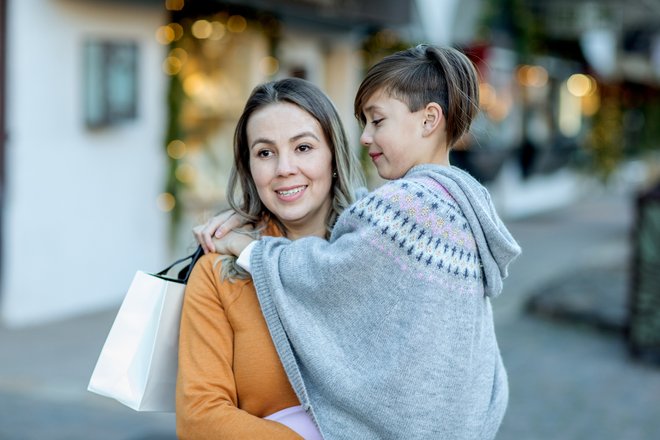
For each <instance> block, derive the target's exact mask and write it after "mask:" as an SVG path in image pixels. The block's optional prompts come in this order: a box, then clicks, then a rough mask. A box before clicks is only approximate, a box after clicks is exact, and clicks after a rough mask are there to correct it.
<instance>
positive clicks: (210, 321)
mask: <svg viewBox="0 0 660 440" xmlns="http://www.w3.org/2000/svg"><path fill="white" fill-rule="evenodd" d="M234 158H235V159H234V168H233V169H232V173H231V176H230V179H229V187H228V188H229V191H228V194H229V197H228V199H229V204H230V206H231V207H232V208H233V209H234V211H236V212H237V213H238V214H239V215H240V216H242V217H244V218H245V219H247V220H248V222H249V224H250V226H253V227H254V230H255V231H257V232H259V233H261V234H262V235H271V236H285V237H287V238H289V239H292V240H295V239H297V238H299V237H304V236H310V235H315V236H319V237H324V238H325V237H327V236H328V235H329V231H330V230H331V228H332V226H333V224H334V222H335V220H336V218H337V217H338V216H339V214H340V213H341V212H342V210H343V209H344V208H346V207H347V206H349V205H350V204H351V203H352V202H353V201H354V199H355V191H356V189H357V188H359V187H361V186H362V181H363V180H362V179H363V178H362V174H361V171H360V168H359V164H358V162H357V159H356V158H355V157H354V155H353V154H352V153H351V151H350V148H349V145H348V142H347V139H346V135H345V132H344V129H343V127H342V124H341V121H340V119H339V116H338V114H337V112H336V110H335V108H334V107H333V105H332V103H331V102H330V100H329V99H328V98H327V97H326V96H325V95H324V94H323V92H321V91H320V90H319V89H318V88H317V87H315V86H314V85H312V84H311V83H309V82H307V81H304V80H300V79H284V80H281V81H276V82H270V83H266V84H263V85H260V86H258V87H257V88H256V89H255V90H254V91H253V92H252V94H251V96H250V98H249V99H248V101H247V103H246V105H245V108H244V111H243V114H242V115H241V117H240V119H239V121H238V124H237V127H236V131H235V134H234ZM239 183H240V186H241V189H242V195H241V196H238V197H237V196H236V194H235V193H236V189H237V186H238V184H239ZM299 405H300V403H299V400H298V398H297V396H296V394H295V393H294V391H293V389H292V387H291V385H290V384H289V382H288V380H287V377H286V374H285V372H284V369H283V367H282V364H281V363H280V360H279V358H278V355H277V352H276V350H275V347H274V345H273V343H272V340H271V338H270V335H269V333H268V328H267V326H266V323H265V321H264V318H263V315H262V313H261V310H260V308H259V303H258V300H257V297H256V293H255V291H254V286H253V284H252V281H251V280H250V279H249V277H248V276H247V275H246V273H245V272H244V271H242V269H240V268H239V267H238V266H237V265H236V263H235V259H234V258H230V257H220V258H219V257H218V256H217V254H216V255H211V254H208V255H205V256H204V257H202V259H200V261H199V262H198V263H197V265H196V266H195V269H194V270H193V273H192V275H191V277H190V280H189V282H188V286H187V288H186V296H185V300H184V305H183V312H182V318H181V332H180V342H179V376H178V381H177V411H176V413H177V414H176V416H177V435H178V436H179V437H180V438H182V439H186V438H192V439H195V440H199V439H203V438H213V439H218V438H222V439H232V438H236V439H245V438H250V439H260V438H263V439H279V438H281V439H293V438H296V439H299V438H301V436H304V437H306V436H308V435H311V436H313V435H316V436H318V432H311V433H309V434H308V433H307V431H304V429H306V428H305V426H307V428H308V427H309V426H310V424H311V421H310V420H309V419H305V418H306V414H305V413H304V411H302V410H301V409H300V411H298V412H296V411H297V410H298V409H299ZM291 413H294V414H297V415H298V416H299V417H302V418H303V419H304V420H303V426H302V428H298V426H294V429H298V432H296V431H294V430H293V429H290V428H289V427H287V426H285V425H284V424H282V423H278V422H276V421H273V420H267V419H265V418H266V417H269V416H270V417H271V418H273V419H274V420H278V417H279V416H282V415H284V416H286V415H290V414H291ZM273 414H275V416H273ZM280 420H281V419H280ZM305 423H307V425H305ZM290 426H292V425H290ZM311 428H313V430H314V429H315V427H314V426H313V425H311Z"/></svg>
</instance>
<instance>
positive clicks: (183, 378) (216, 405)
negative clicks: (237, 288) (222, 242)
mask: <svg viewBox="0 0 660 440" xmlns="http://www.w3.org/2000/svg"><path fill="white" fill-rule="evenodd" d="M216 258H217V256H205V257H203V258H202V259H201V260H200V261H199V262H198V263H197V265H196V266H195V269H194V270H193V273H192V275H191V277H190V280H189V282H188V286H187V287H186V295H185V299H184V305H183V311H182V317H181V330H180V341H179V374H178V380H177V396H176V421H177V435H178V436H179V438H181V439H194V440H201V439H207V438H208V439H218V438H222V439H245V438H250V439H300V438H301V437H300V436H298V435H297V434H296V433H295V432H294V431H292V430H290V429H289V428H287V427H286V426H284V425H282V424H280V423H277V422H273V421H270V420H265V419H262V418H260V417H256V416H254V415H251V414H249V413H247V412H246V411H243V410H241V409H239V408H238V406H237V405H238V396H237V391H236V384H235V380H234V372H233V353H234V345H233V330H232V327H231V325H230V323H229V321H228V318H227V315H226V313H225V308H224V305H223V304H222V301H221V300H220V298H219V296H218V293H217V291H218V290H217V289H218V288H219V279H218V276H217V271H218V268H217V267H214V265H213V261H214V260H215V259H216Z"/></svg>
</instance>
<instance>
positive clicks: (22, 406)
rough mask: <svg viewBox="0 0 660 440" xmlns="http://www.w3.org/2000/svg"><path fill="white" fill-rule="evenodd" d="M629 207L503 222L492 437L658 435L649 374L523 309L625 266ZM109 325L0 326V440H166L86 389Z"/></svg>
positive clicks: (600, 341) (590, 205)
mask: <svg viewBox="0 0 660 440" xmlns="http://www.w3.org/2000/svg"><path fill="white" fill-rule="evenodd" d="M631 207H632V204H631V202H630V200H628V199H626V198H625V197H620V196H613V195H608V194H601V195H598V196H594V197H592V198H590V199H588V200H584V201H581V202H580V203H577V204H574V205H572V206H571V207H569V208H566V209H560V210H557V211H555V212H552V213H545V214H542V215H536V216H534V217H530V218H526V219H520V220H516V221H513V222H507V223H508V224H509V225H510V228H511V230H512V232H513V233H514V235H515V236H516V237H517V238H518V239H519V241H520V243H521V245H522V246H523V249H524V254H523V256H522V257H521V258H520V259H519V260H518V261H517V262H515V263H514V265H513V267H512V268H511V276H510V277H509V279H508V280H507V281H506V284H505V289H506V290H505V294H503V295H502V296H501V297H500V298H498V299H497V300H496V301H494V304H493V306H494V310H495V314H496V327H497V331H498V338H499V341H500V346H501V349H502V354H503V357H504V361H505V364H506V366H507V369H508V373H509V380H510V389H511V396H510V403H509V409H508V412H507V415H506V417H505V420H504V423H503V425H502V428H501V431H500V434H499V435H498V440H521V439H523V440H526V439H529V440H546V439H547V440H550V439H552V440H555V439H562V440H568V439H576V440H577V439H580V440H583V439H600V440H622V439H626V440H642V439H643V440H647V439H655V438H660V417H658V414H660V413H659V412H658V411H659V410H658V408H660V366H655V365H649V364H643V363H638V362H635V361H633V360H631V359H630V358H629V356H628V354H627V351H626V347H625V344H624V341H623V339H622V338H621V337H620V335H619V334H618V333H616V332H611V331H610V332H602V331H599V330H598V329H597V328H596V327H594V326H591V325H589V324H585V323H582V324H580V323H576V322H574V321H573V322H566V321H561V320H556V319H550V318H545V317H540V316H538V315H532V314H528V313H525V312H524V310H525V306H526V304H527V302H528V301H529V298H530V296H533V295H536V294H538V292H541V291H544V290H545V291H546V292H547V291H548V290H547V289H548V288H551V287H552V286H553V285H554V286H556V285H563V284H562V283H568V282H570V280H571V279H575V275H576V274H581V273H582V274H585V273H587V274H588V273H592V274H593V273H598V270H601V271H602V270H606V269H607V268H621V267H626V265H627V264H628V262H629V258H628V257H629V247H628V239H629V234H630V223H631V214H632V212H631ZM618 285H619V287H618V288H619V289H621V284H620V283H619V284H618ZM593 286H596V287H594V289H598V290H599V291H600V289H604V288H603V286H602V285H600V286H599V285H598V284H597V283H595V284H593ZM607 288H616V286H615V285H614V284H613V285H608V286H607ZM603 292H605V290H603ZM590 293H591V294H592V295H593V293H594V292H590ZM606 293H607V295H612V294H614V295H617V293H616V292H611V291H607V292H606ZM626 293H627V292H619V293H618V295H626ZM607 295H605V293H603V298H606V297H607ZM603 302H606V301H603ZM593 303H595V304H596V305H597V304H598V301H595V302H593ZM113 319H114V311H107V312H103V313H98V314H95V315H91V316H84V317H79V318H75V319H71V320H67V321H63V322H58V323H55V324H51V325H46V326H42V327H33V328H28V329H24V330H17V331H9V330H1V329H0V439H2V440H33V439H34V440H36V439H39V440H43V439H50V440H59V439H62V440H64V439H66V440H78V439H80V440H82V439H95V440H104V439H113V440H169V439H174V438H175V435H174V419H173V415H172V414H148V413H136V412H133V411H132V410H130V409H127V408H124V407H123V406H122V405H120V404H118V403H116V402H114V401H111V400H109V399H105V398H102V397H99V396H96V395H93V394H91V393H88V392H87V391H86V390H85V389H86V386H87V381H88V379H89V374H90V372H91V371H92V369H93V366H94V363H95V361H96V357H97V355H98V352H99V349H100V347H101V345H102V343H103V341H104V339H105V336H106V334H107V331H108V329H109V327H110V325H111V323H112V320H113Z"/></svg>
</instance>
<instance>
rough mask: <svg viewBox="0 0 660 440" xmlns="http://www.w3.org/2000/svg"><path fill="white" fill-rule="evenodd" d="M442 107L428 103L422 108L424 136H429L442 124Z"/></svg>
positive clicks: (434, 103)
mask: <svg viewBox="0 0 660 440" xmlns="http://www.w3.org/2000/svg"><path fill="white" fill-rule="evenodd" d="M444 119H445V118H444V114H443V112H442V107H440V105H439V104H438V103H436V102H429V103H428V104H426V107H424V134H425V135H429V134H431V133H433V132H435V131H436V129H437V128H438V127H440V125H442V123H443V122H444Z"/></svg>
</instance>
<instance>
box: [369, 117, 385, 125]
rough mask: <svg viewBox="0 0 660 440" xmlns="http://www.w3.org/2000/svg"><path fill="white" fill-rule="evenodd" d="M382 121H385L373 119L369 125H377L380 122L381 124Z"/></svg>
mask: <svg viewBox="0 0 660 440" xmlns="http://www.w3.org/2000/svg"><path fill="white" fill-rule="evenodd" d="M383 119H385V118H380V119H374V120H373V121H371V123H372V124H374V125H378V124H380V123H381V122H383Z"/></svg>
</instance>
